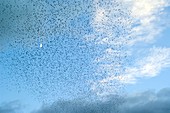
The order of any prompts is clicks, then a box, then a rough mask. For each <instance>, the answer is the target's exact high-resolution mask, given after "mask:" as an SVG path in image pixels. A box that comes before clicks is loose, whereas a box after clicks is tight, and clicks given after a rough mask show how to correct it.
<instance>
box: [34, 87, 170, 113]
mask: <svg viewBox="0 0 170 113" xmlns="http://www.w3.org/2000/svg"><path fill="white" fill-rule="evenodd" d="M169 106H170V89H169V88H165V89H162V90H160V91H158V92H154V91H150V90H148V91H145V92H141V93H134V94H130V95H127V96H125V98H124V99H122V98H120V97H115V96H110V97H109V98H108V99H106V100H105V101H101V100H96V101H84V100H79V99H77V100H74V101H57V102H54V103H53V104H52V105H49V106H42V108H40V109H39V110H38V111H34V112H32V113H118V112H119V113H143V112H145V113H170V108H169Z"/></svg>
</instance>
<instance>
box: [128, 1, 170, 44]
mask: <svg viewBox="0 0 170 113" xmlns="http://www.w3.org/2000/svg"><path fill="white" fill-rule="evenodd" d="M125 2H130V3H131V12H132V13H131V16H132V17H133V18H134V19H133V24H134V25H133V26H134V27H132V32H131V36H132V37H134V38H133V40H130V42H129V45H134V44H136V43H137V42H152V41H153V40H154V39H155V38H156V36H157V35H159V34H160V32H161V31H162V30H163V29H164V28H165V27H166V26H164V27H163V26H161V25H160V24H161V23H165V22H166V21H165V19H161V18H162V17H163V11H164V9H165V8H166V7H167V6H169V5H170V3H169V2H168V1H167V0H155V1H154V2H153V1H152V0H125ZM167 21H168V20H167Z"/></svg>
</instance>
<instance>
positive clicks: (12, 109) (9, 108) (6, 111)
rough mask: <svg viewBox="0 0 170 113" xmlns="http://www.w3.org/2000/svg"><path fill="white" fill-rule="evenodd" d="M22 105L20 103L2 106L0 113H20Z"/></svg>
mask: <svg viewBox="0 0 170 113" xmlns="http://www.w3.org/2000/svg"><path fill="white" fill-rule="evenodd" d="M20 109H21V104H20V103H19V102H18V101H12V102H9V103H2V104H0V113H20Z"/></svg>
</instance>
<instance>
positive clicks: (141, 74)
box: [99, 48, 170, 85]
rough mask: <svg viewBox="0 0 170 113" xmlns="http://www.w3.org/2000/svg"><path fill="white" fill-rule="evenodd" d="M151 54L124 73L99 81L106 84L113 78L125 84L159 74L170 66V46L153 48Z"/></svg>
mask: <svg viewBox="0 0 170 113" xmlns="http://www.w3.org/2000/svg"><path fill="white" fill-rule="evenodd" d="M149 52H150V54H149V55H148V56H146V57H144V58H142V59H141V60H139V61H137V62H136V63H135V64H134V66H131V67H128V68H127V69H126V70H125V72H124V74H123V75H120V76H114V75H112V76H109V77H107V78H105V79H103V80H101V81H100V82H99V84H100V83H102V84H106V85H107V83H108V82H111V81H113V80H116V81H119V82H121V83H124V84H133V83H136V81H137V80H138V79H141V78H146V77H155V76H157V75H158V74H159V73H160V72H161V70H162V69H164V68H167V67H169V66H170V48H152V49H150V51H149Z"/></svg>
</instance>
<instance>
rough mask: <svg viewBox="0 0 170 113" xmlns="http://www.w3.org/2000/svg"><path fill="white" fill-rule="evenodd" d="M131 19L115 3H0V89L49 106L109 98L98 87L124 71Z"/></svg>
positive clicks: (5, 0)
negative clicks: (90, 96)
mask: <svg viewBox="0 0 170 113" xmlns="http://www.w3.org/2000/svg"><path fill="white" fill-rule="evenodd" d="M100 8H101V9H104V11H103V12H102V15H103V16H102V17H103V18H102V19H101V20H99V21H98V20H96V19H95V18H98V17H97V16H100V15H98V14H97V13H96V12H97V11H96V10H98V9H100ZM99 13H101V12H99ZM129 14H130V12H129V11H128V9H127V8H126V6H124V5H123V4H122V3H121V2H120V1H119V0H1V1H0V59H1V60H0V64H1V65H2V67H3V69H4V71H5V70H6V72H7V74H6V75H4V77H1V78H3V79H2V80H1V81H2V82H1V83H2V84H3V81H8V83H4V84H8V85H9V84H12V85H13V86H14V87H17V89H18V90H21V91H22V90H25V89H27V90H29V91H30V92H32V93H33V94H35V95H37V97H39V98H40V99H44V98H46V99H47V100H48V98H54V97H56V96H57V97H59V96H63V97H67V98H73V97H78V95H79V96H80V95H86V94H87V93H94V92H95V93H97V94H101V93H103V92H107V91H108V89H107V88H108V87H109V88H110V83H108V84H106V85H105V86H102V85H100V84H99V83H98V81H100V80H102V79H104V78H105V77H108V76H111V75H114V76H119V75H120V74H121V73H122V72H123V70H124V69H125V65H126V60H127V53H126V47H125V46H126V44H127V43H128V40H131V37H130V36H128V34H129V32H130V26H129V25H130V23H131V18H130V16H129ZM105 18H106V20H107V21H105ZM1 73H2V72H1ZM1 76H2V75H1ZM1 83H0V84H1ZM94 83H95V84H94ZM113 84H115V85H113ZM90 85H92V86H94V85H95V86H94V87H95V88H97V90H94V91H92V90H93V88H90V87H91V86H90ZM120 85H121V83H119V82H118V81H115V82H114V83H112V85H111V86H113V87H111V89H109V90H112V89H116V88H117V89H119V88H120V87H118V86H120ZM9 87H11V86H9ZM113 92H115V90H113ZM113 92H110V93H113Z"/></svg>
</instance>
